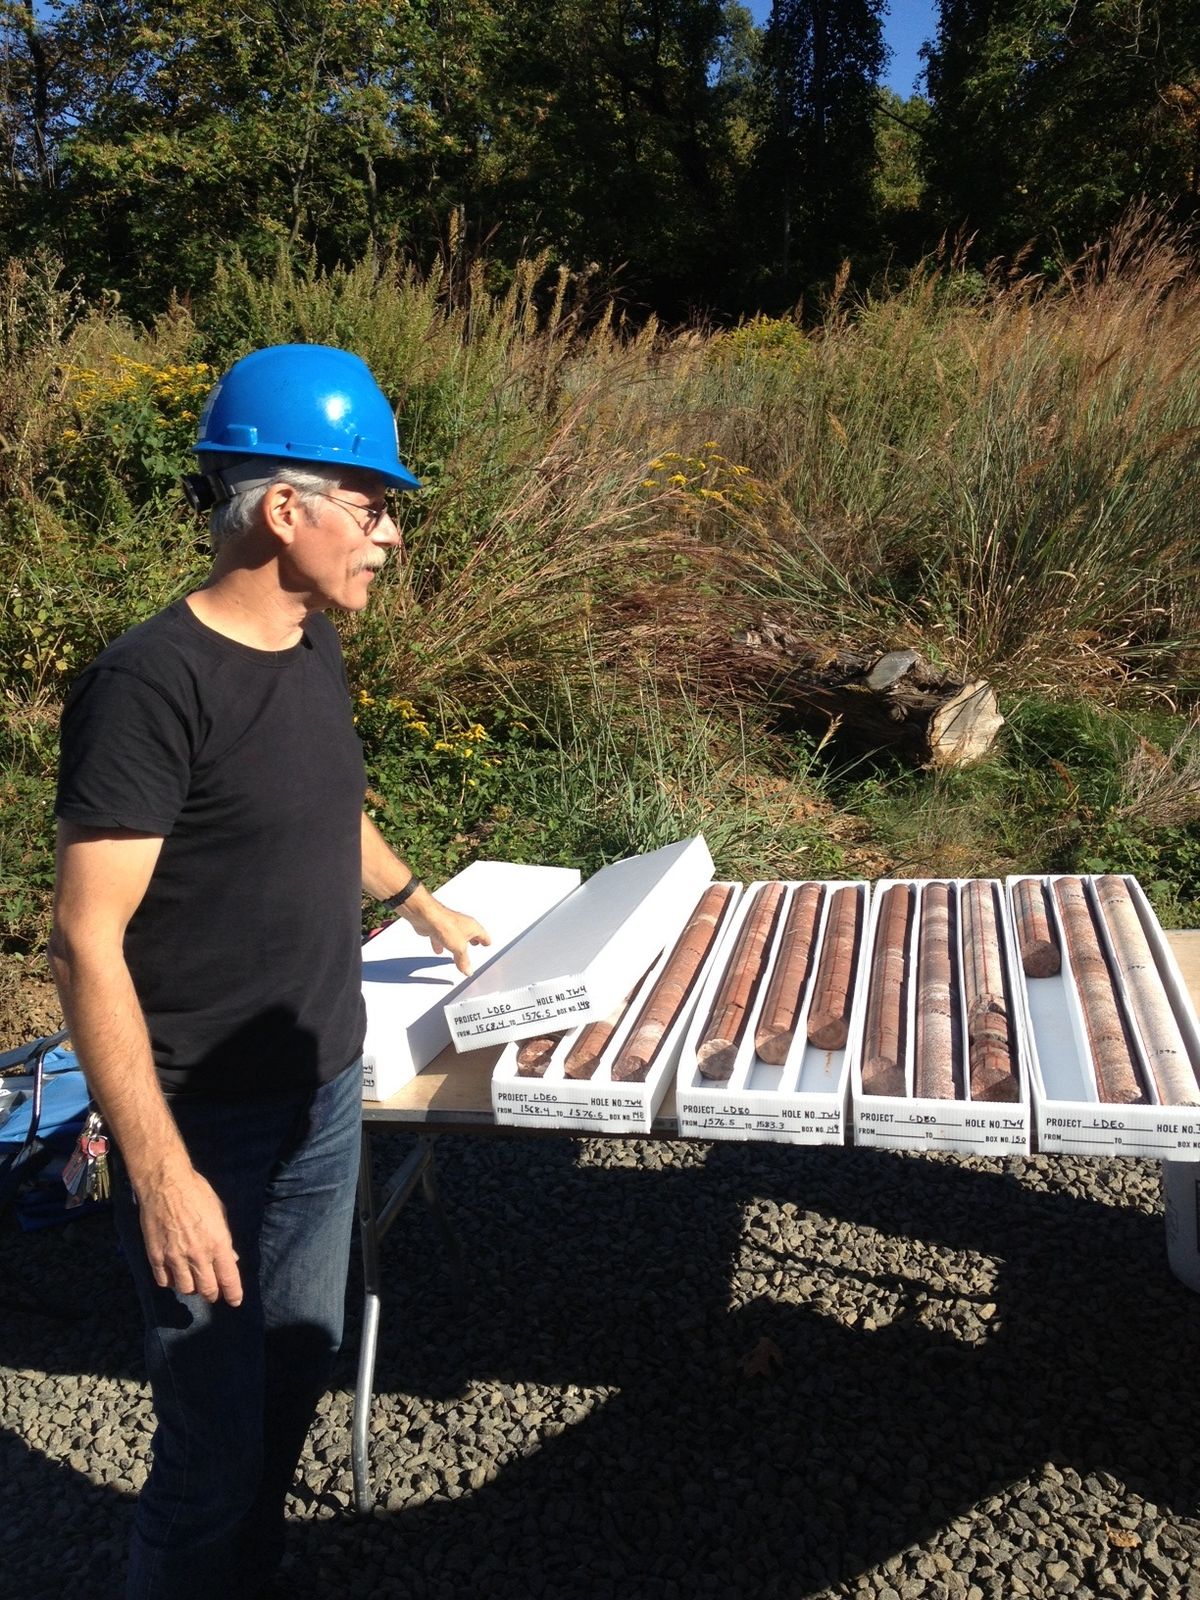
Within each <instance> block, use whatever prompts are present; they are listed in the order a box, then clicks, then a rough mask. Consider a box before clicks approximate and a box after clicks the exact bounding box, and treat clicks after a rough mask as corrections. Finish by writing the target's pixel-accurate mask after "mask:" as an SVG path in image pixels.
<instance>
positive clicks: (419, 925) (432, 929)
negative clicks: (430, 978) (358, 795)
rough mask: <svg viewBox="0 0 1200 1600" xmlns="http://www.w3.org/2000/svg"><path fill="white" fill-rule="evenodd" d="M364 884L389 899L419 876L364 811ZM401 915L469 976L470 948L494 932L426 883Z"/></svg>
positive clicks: (416, 889) (488, 941)
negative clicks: (439, 897)
mask: <svg viewBox="0 0 1200 1600" xmlns="http://www.w3.org/2000/svg"><path fill="white" fill-rule="evenodd" d="M362 859H363V887H364V888H365V889H366V891H367V893H368V894H373V895H374V896H375V898H376V899H377V900H387V899H389V898H390V897H391V896H392V895H394V894H397V893H398V892H399V891H400V890H401V889H404V888H406V887H407V885H408V884H409V883H410V882H411V880H412V878H413V877H414V876H415V874H414V873H413V870H412V868H411V867H409V866H407V865H406V864H405V863H404V862H403V861H401V859H400V857H399V856H398V855H397V854H396V852H395V851H394V850H393V849H392V847H391V845H389V844H388V842H387V840H386V839H385V838H384V837H383V835H382V834H381V833H380V831H379V829H378V828H377V827H376V826H375V824H374V823H373V822H372V821H371V819H370V817H369V816H367V814H366V812H365V811H364V812H363V818H362ZM400 915H401V916H402V917H403V918H404V920H405V921H406V922H407V923H409V924H410V926H412V927H414V928H415V929H416V930H417V932H418V933H419V934H420V935H421V937H422V938H423V939H428V940H429V942H430V944H431V945H432V946H433V949H434V953H435V954H436V955H439V956H440V955H441V953H442V952H443V950H448V951H449V952H450V954H451V955H452V956H453V957H454V965H455V966H456V967H457V968H458V970H459V971H460V972H461V973H463V974H464V976H466V975H468V974H469V973H470V971H471V956H470V949H471V946H472V945H473V944H491V942H492V941H491V937H490V935H489V934H488V933H487V932H486V931H485V930H484V929H483V928H481V927H480V925H479V924H478V923H477V922H476V921H475V918H474V917H468V916H467V915H466V914H465V913H464V912H462V911H451V909H450V907H449V906H444V905H443V904H442V903H441V901H440V900H435V899H434V898H433V896H432V895H431V894H430V892H429V890H428V889H427V888H426V887H425V885H424V884H419V885H418V884H414V885H413V888H412V894H411V898H409V899H406V900H405V902H404V904H403V906H402V907H401V908H400Z"/></svg>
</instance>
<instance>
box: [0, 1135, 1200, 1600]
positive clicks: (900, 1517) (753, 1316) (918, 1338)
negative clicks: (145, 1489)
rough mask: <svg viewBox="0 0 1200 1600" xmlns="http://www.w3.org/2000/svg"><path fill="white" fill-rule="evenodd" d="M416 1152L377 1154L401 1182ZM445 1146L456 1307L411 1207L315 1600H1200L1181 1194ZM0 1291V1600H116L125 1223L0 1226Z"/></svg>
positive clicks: (1111, 1181) (123, 1457)
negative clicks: (366, 1451) (1167, 1197)
mask: <svg viewBox="0 0 1200 1600" xmlns="http://www.w3.org/2000/svg"><path fill="white" fill-rule="evenodd" d="M407 1144H408V1141H407V1140H406V1139H405V1138H404V1137H403V1136H392V1137H387V1138H379V1139H377V1140H376V1150H377V1161H378V1163H379V1167H380V1170H381V1172H384V1171H390V1170H391V1169H392V1168H394V1166H395V1165H396V1164H398V1162H399V1160H400V1159H401V1157H402V1155H403V1153H404V1150H405V1149H406V1148H407ZM438 1150H439V1157H438V1160H439V1171H440V1173H441V1184H442V1191H443V1196H444V1200H445V1204H446V1207H447V1210H448V1213H449V1215H450V1217H451V1219H452V1221H453V1223H454V1225H455V1227H456V1228H457V1231H458V1233H459V1236H460V1238H461V1239H462V1241H463V1244H464V1249H465V1251H466V1254H467V1257H468V1269H467V1281H466V1285H465V1290H466V1292H465V1299H463V1298H460V1297H459V1296H457V1295H456V1293H455V1288H454V1282H453V1274H452V1273H451V1271H450V1270H449V1268H448V1264H447V1261H446V1259H445V1256H444V1254H443V1252H442V1249H441V1246H440V1244H439V1242H438V1236H437V1233H436V1230H435V1228H434V1227H433V1225H432V1223H431V1220H430V1217H429V1214H428V1212H427V1211H426V1209H425V1207H424V1206H423V1204H422V1203H421V1202H420V1201H415V1202H414V1203H413V1204H412V1205H410V1206H409V1207H408V1209H407V1210H406V1212H405V1213H404V1214H403V1215H402V1216H401V1218H400V1220H399V1221H398V1222H397V1224H396V1226H395V1228H394V1229H393V1231H392V1233H391V1235H390V1236H389V1238H388V1240H387V1242H386V1244H385V1247H384V1253H385V1262H386V1293H385V1303H384V1314H383V1333H382V1340H381V1352H380V1360H379V1368H378V1373H377V1390H378V1397H377V1399H376V1403H375V1408H374V1413H373V1418H372V1424H371V1430H372V1431H371V1448H372V1463H373V1468H374V1475H375V1488H376V1493H377V1497H378V1505H377V1508H376V1510H375V1512H374V1514H373V1516H371V1517H370V1518H366V1519H361V1520H360V1519H355V1518H354V1517H352V1516H351V1515H350V1514H349V1510H348V1507H349V1503H350V1484H351V1480H350V1473H349V1426H350V1394H351V1387H352V1383H353V1370H354V1353H355V1352H356V1350H357V1335H358V1321H357V1291H358V1280H357V1274H355V1277H354V1278H353V1279H352V1284H351V1314H350V1324H349V1332H348V1339H347V1348H346V1353H345V1354H344V1355H343V1358H342V1360H341V1363H340V1366H339V1370H338V1374H337V1380H336V1387H335V1389H334V1390H333V1392H332V1393H331V1395H330V1396H329V1397H328V1399H327V1401H326V1402H325V1404H324V1405H323V1407H322V1410H321V1413H320V1415H319V1416H318V1418H317V1421H316V1423H315V1425H314V1428H313V1431H312V1434H311V1437H310V1440H309V1444H308V1448H307V1450H306V1453H305V1457H304V1460H303V1463H302V1474H303V1479H302V1483H301V1485H300V1488H299V1491H298V1493H297V1495H296V1497H295V1499H294V1502H293V1507H292V1510H293V1524H292V1530H291V1531H292V1548H291V1552H290V1554H289V1558H288V1566H287V1569H286V1570H287V1576H288V1577H289V1580H290V1587H291V1590H292V1592H293V1593H294V1594H295V1595H297V1596H310V1595H324V1596H347V1597H355V1600H357V1597H362V1600H368V1597H381V1600H382V1597H389V1600H391V1597H401V1596H403V1597H406V1600H407V1597H411V1600H459V1597H467V1596H471V1597H482V1600H510V1597H511V1600H539V1597H545V1600H560V1597H564V1600H565V1597H568V1596H569V1597H571V1600H601V1597H604V1600H607V1597H609V1596H611V1597H613V1600H616V1597H618V1596H619V1597H621V1600H690V1597H692V1596H698V1597H703V1596H707V1595H710V1594H712V1595H720V1596H722V1597H723V1600H743V1597H745V1600H750V1597H754V1600H773V1597H777V1600H801V1597H818V1596H820V1597H823V1600H832V1597H834V1596H839V1597H841V1596H851V1595H862V1596H868V1595H875V1596H881V1597H882V1600H915V1597H917V1596H927V1597H931V1600H932V1597H940V1596H950V1597H963V1600H993V1597H995V1600H1010V1597H1012V1596H1037V1597H1041V1596H1047V1597H1048V1596H1060V1595H1076V1596H1081V1597H1087V1596H1128V1597H1131V1600H1132V1597H1136V1600H1160V1597H1170V1596H1184V1597H1186V1600H1200V1515H1198V1513H1200V1370H1198V1362H1197V1351H1198V1349H1200V1344H1198V1340H1197V1334H1198V1332H1200V1296H1197V1295H1195V1294H1192V1293H1190V1292H1189V1291H1188V1290H1186V1289H1184V1288H1183V1287H1182V1286H1181V1285H1180V1284H1179V1283H1178V1282H1177V1281H1176V1280H1175V1279H1174V1278H1173V1277H1172V1276H1171V1274H1170V1272H1169V1270H1168V1267H1167V1263H1166V1254H1165V1247H1164V1241H1163V1225H1162V1216H1161V1206H1160V1201H1159V1169H1158V1167H1157V1166H1156V1165H1155V1164H1153V1163H1150V1162H1141V1161H1132V1160H1107V1161H1085V1160H1072V1159H1069V1158H1048V1157H1036V1158H1033V1159H1031V1160H1003V1161H987V1160H983V1159H980V1158H974V1157H952V1156H943V1157H915V1156H913V1157H907V1156H901V1155H890V1154H884V1153H881V1152H873V1151H854V1150H848V1151H841V1150H833V1151H821V1152H811V1153H810V1152H801V1151H798V1150H795V1149H789V1148H785V1147H779V1146H768V1145H713V1146H708V1145H702V1144H687V1143H678V1144H669V1145H656V1146H639V1145H635V1144H632V1143H624V1142H620V1141H613V1142H609V1141H600V1140H580V1141H572V1140H568V1139H545V1140H531V1139H528V1138H512V1139H489V1140H484V1139H479V1140H472V1139H469V1138H465V1137H464V1138H454V1137H448V1138H445V1139H443V1140H442V1141H441V1143H440V1144H439V1147H438ZM0 1274H2V1280H0V1281H3V1282H4V1283H5V1284H6V1285H7V1286H8V1289H7V1291H6V1293H5V1301H6V1304H7V1309H6V1310H5V1311H4V1313H3V1316H2V1319H0V1339H2V1346H0V1409H2V1413H3V1417H2V1420H3V1425H4V1432H3V1446H2V1454H0V1594H2V1595H3V1596H5V1597H6V1600H42V1597H46V1600H50V1597H54V1600H58V1597H60V1596H62V1595H65V1594H73V1593H91V1592H97V1593H111V1592H119V1586H118V1587H117V1588H116V1590H115V1591H114V1589H113V1588H110V1587H109V1586H108V1581H107V1580H111V1581H112V1582H114V1583H115V1582H116V1579H117V1578H118V1575H119V1572H120V1569H121V1567H122V1565H123V1559H124V1555H123V1553H124V1546H125V1541H126V1537H127V1533H128V1527H129V1521H130V1517H131V1514H132V1504H133V1497H134V1495H135V1493H136V1490H137V1488H138V1486H139V1485H140V1483H141V1482H142V1481H143V1478H144V1476H145V1471H146V1460H147V1450H148V1446H149V1440H150V1429H151V1418H150V1412H149V1406H148V1402H147V1398H146V1392H145V1387H144V1383H143V1377H142V1369H141V1362H140V1355H139V1337H138V1326H137V1313H136V1308H135V1306H134V1303H133V1295H132V1291H131V1289H130V1288H129V1286H128V1284H127V1282H126V1280H125V1276H124V1270H123V1267H122V1265H121V1263H120V1261H119V1259H118V1258H117V1255H116V1251H115V1246H114V1244H113V1241H112V1236H111V1233H110V1229H109V1225H108V1221H107V1219H106V1218H104V1217H97V1218H92V1219H88V1220H85V1221H79V1222H77V1223H75V1224H73V1225H72V1226H71V1227H69V1228H67V1229H55V1230H49V1231H46V1232H43V1233H40V1234H34V1235H21V1234H18V1233H17V1232H16V1230H15V1228H14V1227H13V1226H12V1224H11V1221H10V1222H7V1223H6V1224H5V1225H4V1226H3V1228H2V1229H0ZM17 1291H23V1292H25V1293H29V1294H34V1295H36V1296H38V1297H40V1298H41V1299H42V1300H43V1301H53V1302H56V1303H58V1304H59V1305H62V1304H63V1303H64V1302H65V1303H67V1304H72V1305H73V1306H74V1307H75V1309H76V1310H77V1312H78V1313H79V1315H78V1317H77V1319H76V1320H71V1321H68V1320H54V1319H52V1318H50V1317H47V1316H45V1315H43V1314H40V1313H33V1312H29V1311H23V1310H14V1309H12V1305H11V1299H12V1295H13V1294H14V1293H15V1292H17ZM100 1574H104V1575H105V1578H106V1581H99V1575H100Z"/></svg>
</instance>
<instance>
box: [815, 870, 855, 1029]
mask: <svg viewBox="0 0 1200 1600" xmlns="http://www.w3.org/2000/svg"><path fill="white" fill-rule="evenodd" d="M862 907H863V895H862V892H861V891H860V890H858V889H855V888H852V887H850V886H847V887H845V888H842V889H835V890H834V893H833V899H832V900H831V901H830V903H829V915H828V917H827V918H826V919H825V937H824V939H823V940H822V941H821V955H820V959H819V960H818V962H817V975H816V978H815V979H814V980H813V997H812V1004H811V1005H810V1006H809V1008H808V1042H809V1043H810V1044H815V1045H816V1047H817V1049H818V1050H844V1049H845V1047H846V1038H847V1036H848V1034H849V1031H850V1004H851V999H852V997H853V994H854V971H855V967H856V965H857V962H858V945H859V939H860V937H861V934H862Z"/></svg>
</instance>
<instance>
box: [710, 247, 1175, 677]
mask: <svg viewBox="0 0 1200 1600" xmlns="http://www.w3.org/2000/svg"><path fill="white" fill-rule="evenodd" d="M944 281H945V279H944V277H943V276H939V274H938V273H937V271H936V270H934V269H930V270H929V271H925V272H922V273H918V274H916V275H915V276H914V278H913V280H912V281H911V282H910V283H909V284H908V285H907V286H906V287H905V288H903V289H902V290H901V291H899V292H897V293H894V294H890V295H888V296H886V297H881V298H876V299H868V300H867V301H865V302H864V303H863V304H862V305H860V306H858V307H852V308H849V309H847V308H844V307H842V306H840V305H839V306H837V307H835V308H834V309H833V310H832V312H831V313H830V314H829V315H828V316H827V317H826V319H825V321H824V322H823V323H821V324H820V325H819V326H817V327H816V328H814V329H812V330H811V331H810V332H809V333H807V334H806V335H805V348H806V350H807V360H804V361H795V362H793V363H792V366H791V374H790V379H789V382H788V384H787V385H786V386H784V388H783V390H782V391H781V387H780V383H779V377H778V372H777V371H776V370H775V366H776V365H777V363H774V362H772V361H770V360H764V359H762V358H761V356H759V357H757V358H756V359H753V360H747V358H746V352H745V349H744V347H739V346H738V345H737V344H736V342H735V341H733V340H731V339H729V338H728V337H727V338H726V339H725V340H724V341H718V342H717V343H716V345H715V346H714V349H713V352H712V359H711V361H710V363H709V367H708V371H707V373H706V379H705V382H706V386H707V391H708V394H709V396H710V403H713V404H718V405H719V404H721V403H723V402H727V403H729V404H730V405H731V406H733V405H735V404H736V406H737V408H738V412H739V414H740V417H741V419H742V420H741V427H742V428H743V429H744V430H745V433H744V438H743V441H742V444H741V450H742V454H743V458H744V459H745V460H746V461H747V462H748V463H749V465H750V466H751V467H752V468H753V469H754V471H755V472H756V474H757V476H759V477H760V478H761V479H763V480H764V481H765V482H766V483H767V484H768V485H769V487H770V494H769V495H768V497H767V499H766V501H765V507H764V513H763V515H762V516H761V517H760V518H759V526H758V528H757V529H756V530H755V538H753V539H750V538H748V541H747V545H746V550H747V553H748V555H749V556H750V571H749V575H748V579H747V582H748V587H749V588H750V590H751V591H752V592H753V593H754V594H755V595H756V596H757V597H758V598H759V600H760V601H761V602H762V603H764V604H770V605H773V606H775V607H777V608H781V609H790V610H791V611H792V612H793V613H795V614H796V615H797V616H799V617H817V618H823V619H827V620H828V623H829V624H830V625H831V626H832V627H833V628H834V629H836V630H838V631H839V632H840V633H841V634H842V635H843V636H851V637H853V636H857V637H859V638H861V639H863V640H865V641H867V642H875V641H878V640H885V639H886V640H888V641H890V642H897V641H899V640H900V639H904V640H905V641H906V642H913V643H918V644H921V645H922V646H923V647H924V648H925V650H926V652H927V653H929V654H931V655H932V656H933V657H934V658H935V659H941V660H943V661H945V663H946V664H947V666H949V667H951V668H955V669H957V670H959V671H961V672H962V673H963V674H964V675H965V674H967V673H975V672H982V673H986V674H988V675H989V676H991V677H992V678H993V679H994V680H995V681H996V682H997V683H999V684H1001V685H1002V686H1005V687H1009V688H1012V689H1014V690H1030V689H1034V688H1038V689H1052V688H1054V687H1055V686H1062V685H1063V684H1070V685H1073V686H1077V687H1082V686H1091V687H1095V688H1097V689H1102V691H1103V692H1105V693H1111V694H1115V693H1118V692H1119V689H1120V686H1121V685H1122V684H1124V683H1127V682H1135V683H1136V682H1146V681H1155V680H1157V681H1160V682H1161V681H1163V680H1166V681H1170V682H1177V681H1182V682H1183V683H1185V684H1192V683H1194V681H1195V665H1196V644H1197V638H1198V632H1200V629H1198V623H1200V616H1198V611H1197V607H1198V605H1200V600H1198V598H1197V597H1198V594H1200V585H1198V581H1197V580H1198V579H1200V570H1198V565H1200V559H1198V547H1197V544H1196V541H1195V538H1194V534H1193V531H1192V517H1191V512H1190V490H1189V484H1190V483H1191V482H1192V481H1193V480H1194V478H1195V474H1196V469H1197V466H1198V465H1200V428H1198V426H1197V422H1196V418H1197V416H1200V281H1198V280H1197V276H1196V272H1195V267H1194V264H1193V260H1192V258H1191V257H1189V255H1188V254H1187V252H1186V251H1185V250H1184V248H1183V246H1182V244H1181V242H1180V241H1179V240H1178V239H1177V238H1175V237H1173V236H1172V235H1171V234H1170V233H1169V232H1168V231H1167V230H1166V229H1165V228H1163V227H1161V226H1158V225H1156V224H1154V223H1153V222H1152V220H1151V219H1148V218H1147V217H1145V216H1141V215H1139V216H1135V217H1133V218H1131V219H1130V220H1129V221H1128V222H1127V224H1126V225H1125V228H1124V230H1123V231H1122V232H1121V233H1119V234H1118V235H1117V236H1116V237H1115V238H1114V239H1113V240H1112V241H1111V242H1110V246H1109V249H1108V250H1107V251H1106V252H1105V253H1104V254H1103V256H1102V257H1101V256H1099V255H1096V254H1093V255H1089V256H1088V257H1087V258H1085V259H1084V261H1082V262H1081V263H1079V264H1078V265H1077V266H1076V267H1075V268H1073V269H1071V270H1070V271H1068V272H1066V273H1065V274H1064V275H1063V277H1062V279H1061V281H1060V282H1059V283H1057V284H1056V285H1054V286H1050V285H1047V284H1045V283H1042V282H1038V281H1030V280H1024V281H1020V282H1017V283H1012V284H998V285H996V286H995V287H994V288H993V291H992V293H991V295H990V296H989V297H988V298H987V299H986V300H985V301H984V302H983V303H982V304H976V303H967V304H963V303H961V302H960V301H958V300H957V298H956V297H955V296H954V295H947V294H944V293H942V292H941V286H942V284H943V283H944ZM764 423H767V424H769V426H766V427H764V426H763V424H764ZM818 626H819V624H818Z"/></svg>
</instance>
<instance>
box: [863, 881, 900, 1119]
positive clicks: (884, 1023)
mask: <svg viewBox="0 0 1200 1600" xmlns="http://www.w3.org/2000/svg"><path fill="white" fill-rule="evenodd" d="M911 915H912V890H911V889H910V888H909V887H908V886H907V885H906V884H902V883H896V884H893V885H892V887H891V888H890V889H887V890H885V891H884V895H883V899H882V900H881V901H880V905H879V913H878V916H877V918H876V922H875V947H874V949H873V951H872V952H871V977H870V982H869V986H868V989H867V1019H866V1026H865V1027H864V1029H863V1064H862V1085H863V1090H864V1092H865V1093H867V1094H889V1095H902V1094H904V1093H906V1089H907V1086H906V1084H905V1081H904V1023H905V1017H904V990H905V982H904V980H905V976H906V968H907V964H908V927H909V919H910V917H911Z"/></svg>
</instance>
